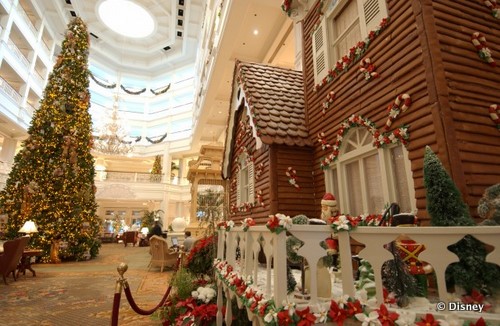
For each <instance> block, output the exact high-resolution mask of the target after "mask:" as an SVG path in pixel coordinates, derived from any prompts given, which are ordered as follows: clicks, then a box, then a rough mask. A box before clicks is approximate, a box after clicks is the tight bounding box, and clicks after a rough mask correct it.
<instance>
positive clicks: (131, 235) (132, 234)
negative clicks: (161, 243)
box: [122, 231, 139, 247]
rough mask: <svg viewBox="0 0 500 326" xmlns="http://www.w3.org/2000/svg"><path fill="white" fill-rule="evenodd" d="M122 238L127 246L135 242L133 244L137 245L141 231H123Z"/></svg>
mask: <svg viewBox="0 0 500 326" xmlns="http://www.w3.org/2000/svg"><path fill="white" fill-rule="evenodd" d="M122 239H123V244H124V245H125V247H126V246H127V244H128V243H131V244H133V246H134V247H135V244H136V243H137V242H138V241H139V231H126V232H123V236H122Z"/></svg>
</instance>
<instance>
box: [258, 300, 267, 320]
mask: <svg viewBox="0 0 500 326" xmlns="http://www.w3.org/2000/svg"><path fill="white" fill-rule="evenodd" d="M266 310H267V303H264V304H263V305H261V306H260V308H259V315H260V316H261V317H264V316H265V315H266Z"/></svg>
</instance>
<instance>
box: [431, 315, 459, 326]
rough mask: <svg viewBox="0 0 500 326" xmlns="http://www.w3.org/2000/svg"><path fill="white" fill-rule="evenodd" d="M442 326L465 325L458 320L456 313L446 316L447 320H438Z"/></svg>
mask: <svg viewBox="0 0 500 326" xmlns="http://www.w3.org/2000/svg"><path fill="white" fill-rule="evenodd" d="M437 321H438V322H439V325H440V326H462V325H463V324H464V320H463V319H460V318H458V315H457V314H456V313H451V314H449V315H446V317H445V319H438V320H437Z"/></svg>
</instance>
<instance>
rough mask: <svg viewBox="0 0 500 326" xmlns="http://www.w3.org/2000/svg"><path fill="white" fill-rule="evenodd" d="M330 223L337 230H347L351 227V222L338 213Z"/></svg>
mask: <svg viewBox="0 0 500 326" xmlns="http://www.w3.org/2000/svg"><path fill="white" fill-rule="evenodd" d="M332 225H335V226H334V228H335V229H336V230H337V231H340V230H346V231H349V230H350V228H351V222H350V221H349V219H348V218H347V216H345V215H340V216H339V217H338V219H337V220H335V221H334V222H333V223H332Z"/></svg>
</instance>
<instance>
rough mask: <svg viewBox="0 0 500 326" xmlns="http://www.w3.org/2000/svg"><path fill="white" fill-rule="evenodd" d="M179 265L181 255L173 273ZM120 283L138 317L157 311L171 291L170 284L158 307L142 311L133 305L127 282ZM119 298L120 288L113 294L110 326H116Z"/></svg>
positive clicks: (123, 280) (133, 301)
mask: <svg viewBox="0 0 500 326" xmlns="http://www.w3.org/2000/svg"><path fill="white" fill-rule="evenodd" d="M180 265H181V255H179V256H178V257H177V261H176V264H175V272H177V271H178V270H179V267H180ZM174 276H175V273H174ZM174 276H172V277H174ZM121 281H122V282H124V283H123V284H122V286H123V287H125V296H126V297H127V301H128V303H129V304H130V307H131V308H132V309H133V310H134V311H135V312H136V313H137V314H139V315H151V314H152V313H154V312H155V311H156V310H158V308H160V307H161V306H163V304H164V303H165V301H167V298H168V296H169V295H170V291H171V290H172V284H170V285H169V286H168V288H167V291H166V292H165V294H164V295H163V298H162V299H161V301H160V302H159V303H158V305H156V307H154V308H152V309H149V310H144V309H141V308H139V306H137V304H136V303H135V300H134V298H133V297H132V292H130V287H129V286H128V282H127V281H126V280H125V279H122V280H121ZM120 297H121V288H120V290H119V291H118V292H115V296H114V298H113V311H112V315H111V326H118V313H119V309H120Z"/></svg>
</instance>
